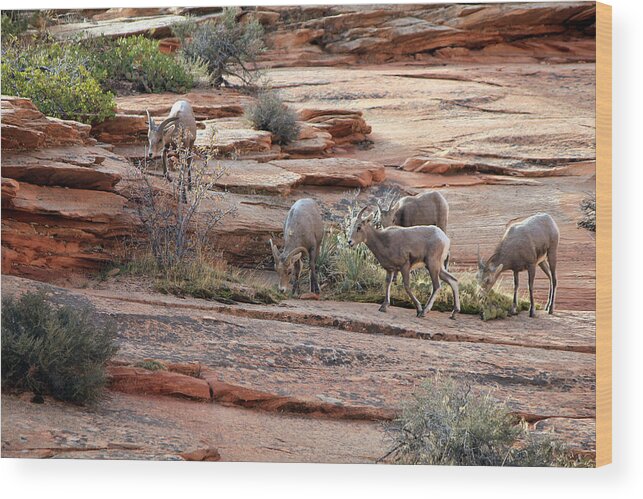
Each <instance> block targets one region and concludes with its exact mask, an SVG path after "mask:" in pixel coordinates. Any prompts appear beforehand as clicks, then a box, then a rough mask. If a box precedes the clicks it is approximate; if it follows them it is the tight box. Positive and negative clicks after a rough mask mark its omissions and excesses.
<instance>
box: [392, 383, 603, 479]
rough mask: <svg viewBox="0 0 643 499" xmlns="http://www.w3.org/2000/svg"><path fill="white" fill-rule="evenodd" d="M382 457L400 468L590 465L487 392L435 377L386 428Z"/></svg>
mask: <svg viewBox="0 0 643 499" xmlns="http://www.w3.org/2000/svg"><path fill="white" fill-rule="evenodd" d="M386 429H387V434H388V436H389V438H390V440H391V442H392V446H391V450H390V451H389V453H388V454H387V455H386V456H385V458H390V459H391V460H392V461H393V462H395V463H398V464H433V465H451V466H567V467H571V466H588V465H590V464H591V463H589V462H588V461H585V460H582V459H578V458H576V457H574V455H573V454H572V453H571V452H570V451H569V450H568V449H567V448H566V447H565V446H564V445H563V444H561V443H560V442H558V441H556V440H555V439H554V438H552V436H551V435H547V434H536V433H534V432H531V431H530V430H529V429H528V426H527V424H526V423H525V422H524V421H522V422H517V421H516V420H515V418H514V417H512V416H511V414H510V410H509V408H508V407H507V405H506V404H504V403H502V402H498V401H497V400H495V399H494V398H493V397H492V393H491V392H487V393H485V394H476V393H475V392H474V391H473V390H472V388H471V386H469V385H468V384H466V383H463V384H458V383H456V381H455V380H453V379H450V378H445V377H442V376H439V375H438V376H436V377H435V378H433V379H429V380H427V381H425V382H424V383H423V384H422V386H421V387H420V389H419V390H418V391H417V392H416V393H415V394H414V397H413V400H412V401H410V402H408V403H407V404H406V405H405V406H404V408H403V410H402V414H401V415H400V416H399V417H398V418H397V419H395V420H394V421H392V422H391V423H390V424H389V425H388V426H387V428H386Z"/></svg>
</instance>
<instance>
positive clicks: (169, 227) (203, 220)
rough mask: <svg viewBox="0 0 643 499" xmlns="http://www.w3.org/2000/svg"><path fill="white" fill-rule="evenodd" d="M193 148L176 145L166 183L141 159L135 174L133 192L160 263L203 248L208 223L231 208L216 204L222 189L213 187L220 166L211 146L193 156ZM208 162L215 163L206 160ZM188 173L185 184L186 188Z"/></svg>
mask: <svg viewBox="0 0 643 499" xmlns="http://www.w3.org/2000/svg"><path fill="white" fill-rule="evenodd" d="M195 154H196V153H195V152H194V151H191V150H190V148H189V147H187V145H186V144H183V143H180V144H179V145H178V147H177V148H176V151H175V155H174V158H171V160H173V163H174V165H175V170H176V172H175V175H174V177H173V181H172V182H170V183H166V182H165V181H164V180H161V179H159V180H155V174H154V173H153V172H152V171H151V170H150V168H149V165H148V163H147V162H145V163H142V164H141V165H140V168H139V169H138V170H137V172H136V174H135V176H136V177H137V180H138V182H137V186H138V187H136V188H135V189H134V192H133V198H134V200H135V202H136V207H137V211H138V215H139V217H140V220H141V223H142V227H143V230H144V232H145V234H146V236H147V241H148V243H149V245H150V250H151V252H152V254H153V255H154V258H155V259H156V263H157V264H158V266H159V268H161V269H165V270H167V269H170V268H172V267H174V266H176V265H177V264H179V263H181V262H182V261H183V260H184V259H185V258H186V256H188V255H189V254H190V253H196V251H197V250H199V249H200V248H203V247H204V246H205V244H206V242H207V241H208V238H209V237H210V235H211V232H212V229H213V228H214V227H215V226H216V225H217V224H218V223H220V222H221V221H222V220H223V218H224V217H225V216H226V215H228V214H230V213H232V212H233V211H234V208H229V207H223V206H222V200H223V197H224V196H225V194H224V193H222V192H219V191H216V190H215V189H216V184H217V181H218V180H219V179H220V178H221V177H222V176H223V175H225V174H226V171H225V169H224V168H222V167H221V166H220V164H219V163H214V162H213V161H211V159H212V156H213V154H214V153H213V152H209V151H206V152H204V153H203V156H204V158H202V159H196V158H193V155H195ZM193 159H194V161H193ZM212 163H214V164H215V165H216V166H214V167H211V166H209V165H210V164H212ZM189 174H191V177H192V181H191V186H192V188H191V189H187V188H186V186H187V184H188V182H187V180H188V175H189ZM156 175H157V174H156Z"/></svg>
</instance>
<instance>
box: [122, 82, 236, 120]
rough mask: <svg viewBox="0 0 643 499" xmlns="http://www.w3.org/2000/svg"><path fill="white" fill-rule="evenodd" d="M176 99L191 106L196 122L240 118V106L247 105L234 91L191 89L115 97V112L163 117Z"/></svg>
mask: <svg viewBox="0 0 643 499" xmlns="http://www.w3.org/2000/svg"><path fill="white" fill-rule="evenodd" d="M178 100H187V101H188V102H189V103H190V104H191V105H192V109H193V111H194V114H195V116H196V118H197V120H205V119H214V118H231V117H235V116H241V115H242V114H243V107H242V106H243V104H245V103H247V102H249V98H248V97H246V96H243V95H241V94H239V92H237V91H234V90H229V89H218V90H215V89H194V90H192V91H190V92H188V93H187V94H174V93H170V92H166V93H160V94H143V95H127V96H123V97H117V98H116V110H117V112H118V113H121V114H126V115H127V114H132V115H139V116H145V117H147V115H146V111H147V110H149V112H150V114H151V115H152V117H154V118H161V117H163V118H165V117H167V115H168V113H169V112H170V109H171V108H172V105H173V104H174V103H175V102H176V101H178Z"/></svg>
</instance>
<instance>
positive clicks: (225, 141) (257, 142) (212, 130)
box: [195, 118, 272, 157]
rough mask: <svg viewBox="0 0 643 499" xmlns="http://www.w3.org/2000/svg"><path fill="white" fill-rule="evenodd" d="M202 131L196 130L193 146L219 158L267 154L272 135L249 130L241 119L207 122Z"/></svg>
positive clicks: (261, 131)
mask: <svg viewBox="0 0 643 499" xmlns="http://www.w3.org/2000/svg"><path fill="white" fill-rule="evenodd" d="M205 125H206V128H205V129H204V130H197V137H196V142H195V146H196V147H198V148H204V149H209V150H211V151H215V152H216V154H218V155H221V156H226V155H234V156H242V157H243V156H247V155H248V154H249V153H268V152H270V151H271V148H272V134H271V133H270V132H266V131H263V130H254V129H252V128H249V124H248V123H247V122H246V121H245V120H243V119H235V118H228V119H221V120H207V121H206V122H205Z"/></svg>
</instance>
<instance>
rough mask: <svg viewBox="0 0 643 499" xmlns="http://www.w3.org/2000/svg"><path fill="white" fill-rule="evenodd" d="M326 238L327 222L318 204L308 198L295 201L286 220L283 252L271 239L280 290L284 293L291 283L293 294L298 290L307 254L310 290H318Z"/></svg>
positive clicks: (316, 291)
mask: <svg viewBox="0 0 643 499" xmlns="http://www.w3.org/2000/svg"><path fill="white" fill-rule="evenodd" d="M323 237H324V222H323V220H322V216H321V212H320V210H319V206H318V205H317V203H316V202H315V201H314V200H313V199H309V198H307V199H300V200H299V201H297V202H296V203H295V204H293V205H292V207H291V208H290V211H289V212H288V216H287V217H286V222H285V223H284V248H283V251H281V252H280V251H279V249H277V246H276V245H275V244H273V242H272V239H271V240H270V247H271V249H272V255H273V257H274V259H275V270H276V271H277V274H278V276H279V290H280V291H281V292H285V291H286V290H287V289H288V285H289V284H290V283H292V290H293V293H294V294H297V293H298V292H299V275H300V273H301V256H302V255H304V254H305V255H307V256H308V259H309V264H308V265H309V267H310V291H311V292H312V293H319V284H318V282H317V267H316V261H317V256H318V255H319V247H320V245H321V242H322V238H323Z"/></svg>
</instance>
